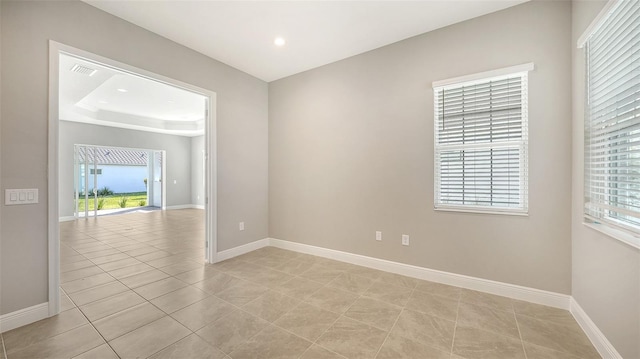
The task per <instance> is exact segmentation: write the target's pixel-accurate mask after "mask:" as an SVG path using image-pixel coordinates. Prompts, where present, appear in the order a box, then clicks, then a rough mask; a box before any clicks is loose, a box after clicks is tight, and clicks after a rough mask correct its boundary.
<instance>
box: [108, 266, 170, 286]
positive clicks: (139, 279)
mask: <svg viewBox="0 0 640 359" xmlns="http://www.w3.org/2000/svg"><path fill="white" fill-rule="evenodd" d="M168 277H169V275H168V274H167V273H165V272H162V271H159V270H157V269H153V270H150V271H147V272H142V273H139V274H134V275H132V276H129V277H125V278H122V279H120V282H122V284H124V285H126V286H127V287H129V288H132V289H133V288H138V287H142V286H143V285H145V284H149V283H153V282H157V281H159V280H161V279H165V278H168Z"/></svg>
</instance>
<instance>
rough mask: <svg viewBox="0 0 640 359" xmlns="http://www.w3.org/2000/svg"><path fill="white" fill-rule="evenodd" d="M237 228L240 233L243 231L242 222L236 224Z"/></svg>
mask: <svg viewBox="0 0 640 359" xmlns="http://www.w3.org/2000/svg"><path fill="white" fill-rule="evenodd" d="M238 228H239V229H240V230H241V231H244V222H240V223H238Z"/></svg>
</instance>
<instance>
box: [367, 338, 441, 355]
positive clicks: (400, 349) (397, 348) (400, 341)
mask: <svg viewBox="0 0 640 359" xmlns="http://www.w3.org/2000/svg"><path fill="white" fill-rule="evenodd" d="M399 358H406V359H449V351H443V350H440V349H436V348H433V347H430V346H428V345H424V344H422V343H418V342H416V341H413V340H410V339H407V338H404V337H401V336H399V335H395V334H391V335H389V337H388V338H387V340H385V342H384V344H383V345H382V348H381V349H380V352H379V353H378V355H377V356H376V359H399Z"/></svg>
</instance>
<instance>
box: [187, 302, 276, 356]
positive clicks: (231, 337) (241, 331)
mask: <svg viewBox="0 0 640 359" xmlns="http://www.w3.org/2000/svg"><path fill="white" fill-rule="evenodd" d="M267 325H269V322H267V321H265V320H263V319H260V318H258V317H256V316H253V315H251V314H249V313H246V312H244V311H242V310H237V311H235V312H233V313H231V314H229V315H227V316H226V317H224V318H222V319H220V320H217V321H215V322H213V323H212V324H209V325H207V326H206V327H204V328H202V329H200V330H198V331H197V332H196V334H198V336H200V337H201V338H202V339H204V340H205V341H207V342H208V343H209V344H211V345H213V346H214V347H216V348H218V349H220V350H222V351H223V352H225V353H227V354H229V353H231V352H232V351H234V350H236V349H238V348H240V347H241V346H242V345H243V344H244V343H245V342H246V341H247V340H249V338H251V337H253V336H254V335H256V334H258V332H260V331H261V330H262V329H264V328H265V327H266V326H267Z"/></svg>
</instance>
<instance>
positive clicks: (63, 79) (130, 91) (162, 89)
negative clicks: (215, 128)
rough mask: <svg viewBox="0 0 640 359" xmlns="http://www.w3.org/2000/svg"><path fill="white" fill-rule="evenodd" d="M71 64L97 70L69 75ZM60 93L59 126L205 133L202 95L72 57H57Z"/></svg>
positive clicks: (187, 133) (188, 133)
mask: <svg viewBox="0 0 640 359" xmlns="http://www.w3.org/2000/svg"><path fill="white" fill-rule="evenodd" d="M74 65H81V66H84V67H86V68H89V69H94V70H96V71H95V72H94V73H93V74H92V75H89V74H88V73H78V72H74V71H72V69H73V67H74ZM121 90H125V91H126V92H123V91H121ZM59 94H60V95H59V97H60V119H61V120H63V121H75V122H84V123H90V124H96V125H103V126H110V127H120V128H128V129H135V130H142V131H148V132H158V133H166V134H173V135H182V136H198V135H202V134H203V133H204V109H205V107H204V106H205V97H204V96H201V95H198V94H195V93H192V92H189V91H185V90H182V89H179V88H176V87H173V86H169V85H167V84H164V83H160V82H157V81H152V80H149V79H146V78H142V77H139V76H135V75H132V74H129V73H124V72H121V71H118V70H117V69H113V68H110V67H106V66H102V65H100V64H97V63H93V62H89V61H86V60H83V59H79V58H76V57H72V56H68V55H60V90H59Z"/></svg>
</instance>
